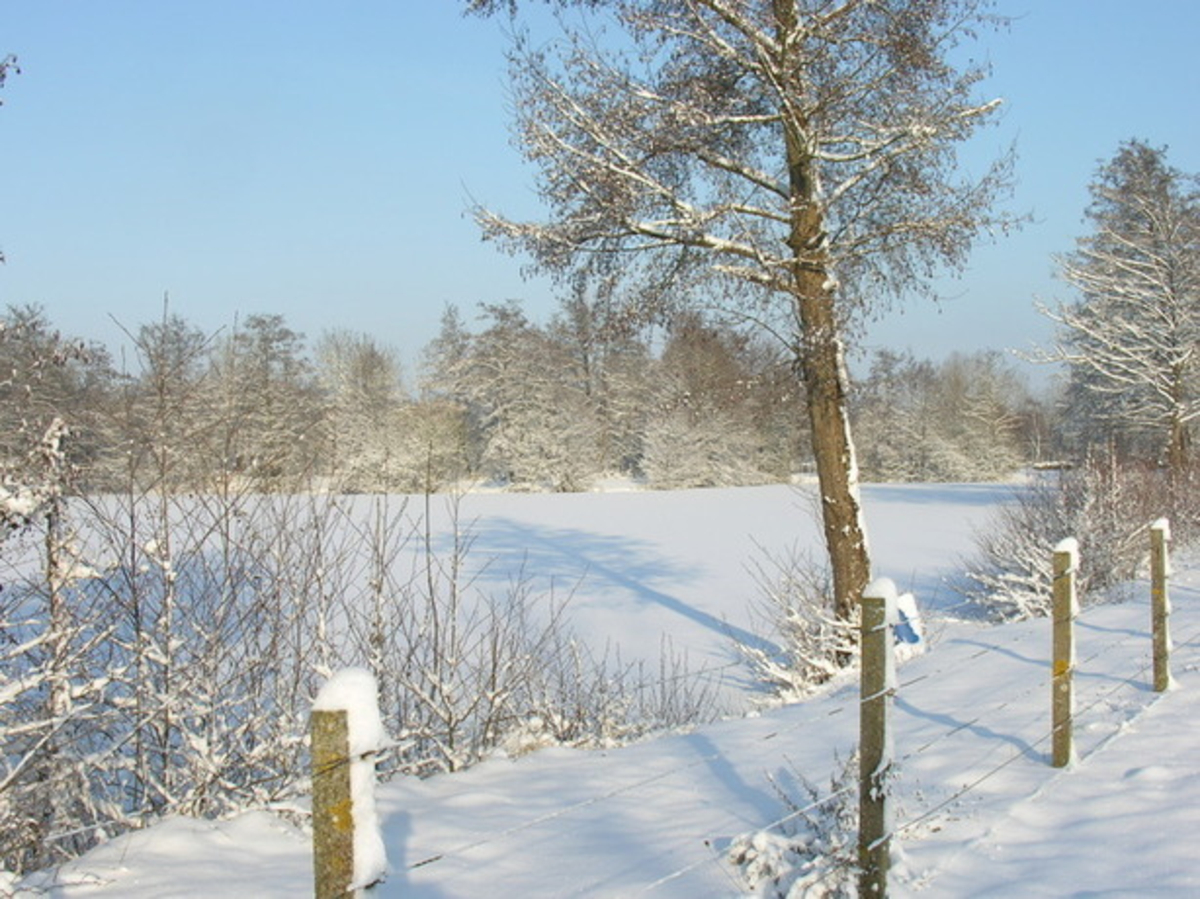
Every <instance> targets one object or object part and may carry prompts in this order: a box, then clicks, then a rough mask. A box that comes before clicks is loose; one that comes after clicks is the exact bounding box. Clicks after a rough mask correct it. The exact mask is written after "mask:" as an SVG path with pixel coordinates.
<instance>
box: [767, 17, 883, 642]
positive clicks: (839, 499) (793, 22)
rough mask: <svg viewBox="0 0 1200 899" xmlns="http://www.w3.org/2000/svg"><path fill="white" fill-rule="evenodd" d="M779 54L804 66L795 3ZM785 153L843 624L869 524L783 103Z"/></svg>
mask: <svg viewBox="0 0 1200 899" xmlns="http://www.w3.org/2000/svg"><path fill="white" fill-rule="evenodd" d="M773 8H774V13H775V20H776V26H777V31H776V34H777V36H778V39H779V46H780V53H781V56H782V59H780V60H779V65H778V68H777V71H779V72H783V73H795V72H801V71H803V67H802V66H801V65H799V64H798V63H796V64H793V61H792V60H789V58H788V57H789V56H791V55H793V53H794V52H796V50H795V47H794V46H793V44H792V40H791V38H792V36H793V35H794V34H795V33H796V27H797V19H796V9H795V5H794V4H793V3H791V2H789V0H775V2H774V4H773ZM803 90H804V89H803V85H802V84H792V85H788V89H787V91H786V92H785V96H791V97H800V96H803ZM781 112H782V113H783V115H782V120H783V138H784V143H785V147H786V152H787V163H788V187H789V200H790V208H791V224H790V229H789V233H788V240H787V243H788V247H789V249H790V250H791V255H792V278H791V282H792V284H793V291H794V292H793V299H794V303H795V310H796V317H797V319H798V321H799V325H800V343H799V346H798V356H799V358H798V359H797V360H796V361H797V364H798V366H799V369H800V373H801V376H802V377H803V379H804V387H805V392H806V402H807V403H808V417H809V425H810V427H811V429H812V448H813V458H814V461H815V462H816V466H817V481H818V485H819V489H820V491H821V519H822V524H823V527H824V536H825V547H826V550H827V552H828V554H829V563H830V568H831V569H832V576H833V608H834V614H835V616H836V617H837V618H838V619H839V620H841V621H849V620H851V618H852V617H853V615H854V610H855V608H856V607H857V605H858V602H859V598H860V597H861V595H862V591H863V588H864V587H866V585H867V583H868V582H869V581H870V579H871V576H870V572H871V563H870V558H869V556H868V553H867V537H866V529H865V526H864V524H863V518H862V503H861V500H860V498H859V493H858V464H857V461H856V460H855V456H854V443H853V441H852V440H851V437H850V421H849V416H848V413H847V409H846V400H847V393H848V384H847V379H846V366H845V359H844V357H843V353H844V350H843V347H842V340H841V322H840V321H839V320H838V316H837V309H836V299H837V298H836V291H837V282H836V279H835V278H834V273H833V272H832V271H831V264H830V257H829V249H828V240H829V238H828V234H827V233H826V231H825V209H824V206H823V204H822V202H821V196H820V189H819V184H818V181H817V174H816V165H815V160H814V159H813V154H812V152H811V151H810V150H809V148H808V146H807V141H806V139H805V131H806V128H807V123H806V122H804V121H802V120H801V119H800V117H799V115H798V113H797V111H796V110H795V108H789V107H788V104H787V103H786V102H785V103H784V106H783V109H781Z"/></svg>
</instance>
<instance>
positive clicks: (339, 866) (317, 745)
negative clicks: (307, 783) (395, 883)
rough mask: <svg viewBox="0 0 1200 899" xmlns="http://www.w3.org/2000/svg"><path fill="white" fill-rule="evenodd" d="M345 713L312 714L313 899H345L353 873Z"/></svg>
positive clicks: (349, 893) (349, 894) (348, 755)
mask: <svg viewBox="0 0 1200 899" xmlns="http://www.w3.org/2000/svg"><path fill="white" fill-rule="evenodd" d="M347 720H348V715H347V712H346V710H345V709H334V710H314V711H313V713H312V790H313V797H312V826H313V877H314V883H315V886H316V899H343V897H346V899H349V897H350V896H351V895H352V893H351V892H350V881H351V878H352V877H353V874H354V813H353V805H352V802H351V798H350V732H349V725H348V723H347Z"/></svg>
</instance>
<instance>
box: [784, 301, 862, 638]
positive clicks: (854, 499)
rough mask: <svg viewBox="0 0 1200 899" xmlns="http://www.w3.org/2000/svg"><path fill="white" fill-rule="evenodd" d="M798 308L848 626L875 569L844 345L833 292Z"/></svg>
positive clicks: (827, 521)
mask: <svg viewBox="0 0 1200 899" xmlns="http://www.w3.org/2000/svg"><path fill="white" fill-rule="evenodd" d="M797 305H798V308H799V313H800V319H801V323H802V326H803V328H804V339H803V342H802V345H801V346H802V350H801V352H802V355H801V358H800V360H799V361H800V370H801V373H802V374H803V377H804V387H805V390H806V394H807V402H808V417H809V424H810V425H811V427H812V447H813V457H814V459H815V461H816V464H817V480H818V484H819V489H820V491H821V517H822V523H823V525H824V532H825V546H826V550H827V552H828V554H829V564H830V568H831V569H832V573H833V603H834V613H835V614H836V616H837V617H838V619H839V620H842V621H848V620H850V618H851V617H852V616H853V614H854V610H855V608H856V606H857V604H858V601H859V597H860V596H861V595H862V591H863V588H864V587H866V585H867V582H868V581H869V580H870V577H871V563H870V558H869V556H868V552H867V535H866V527H865V525H864V523H863V517H862V501H861V499H860V497H859V491H858V465H857V462H856V460H855V456H854V443H853V441H852V440H851V438H850V422H849V419H848V416H847V413H846V390H847V384H846V369H845V364H844V360H843V358H842V352H843V351H842V343H841V340H840V338H839V337H838V336H837V333H836V330H835V327H834V324H833V321H832V320H833V300H832V297H831V296H830V295H829V292H828V291H825V292H824V293H823V294H818V295H816V296H812V295H805V296H800V297H798V298H797Z"/></svg>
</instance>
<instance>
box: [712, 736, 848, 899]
mask: <svg viewBox="0 0 1200 899" xmlns="http://www.w3.org/2000/svg"><path fill="white" fill-rule="evenodd" d="M857 777H858V755H857V753H855V754H853V755H851V756H850V758H849V759H847V760H846V762H845V763H844V764H842V765H840V766H839V767H838V768H836V769H835V771H834V773H833V774H832V775H831V777H830V782H829V790H828V792H825V793H822V792H821V790H820V789H819V788H818V787H817V786H816V785H814V784H813V783H812V782H811V781H809V780H808V778H806V777H805V776H804V775H803V774H802V773H801V772H799V771H795V770H793V771H791V772H790V773H789V775H788V780H790V781H793V782H794V783H792V784H787V785H784V784H781V783H780V781H779V779H778V778H772V780H771V785H772V787H773V788H774V790H775V793H776V795H777V796H778V797H779V799H780V801H781V802H782V804H783V809H784V815H783V817H782V818H781V820H780V821H779V822H778V823H776V824H774V825H772V826H771V827H768V828H765V829H763V830H758V831H754V832H753V833H747V834H742V835H741V836H738V837H736V838H735V839H734V840H733V843H732V844H731V845H730V847H729V860H730V861H731V862H732V863H733V865H734V866H736V867H737V868H738V869H739V870H740V873H741V875H742V877H743V878H744V879H745V880H746V882H747V884H748V885H749V887H750V888H751V889H752V890H753V891H754V892H753V895H755V896H762V897H771V899H775V897H778V899H805V897H810V899H843V897H845V899H849V897H852V896H856V895H857V890H856V888H855V878H856V876H857V869H858V862H857V848H858V805H857V803H858V791H857Z"/></svg>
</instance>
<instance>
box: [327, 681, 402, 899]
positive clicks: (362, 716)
mask: <svg viewBox="0 0 1200 899" xmlns="http://www.w3.org/2000/svg"><path fill="white" fill-rule="evenodd" d="M313 711H317V712H336V711H345V713H346V730H347V732H348V737H349V750H350V800H351V805H352V808H353V813H352V815H353V820H354V874H353V881H352V882H351V884H350V889H351V890H358V889H363V888H365V887H368V886H370V885H371V884H373V883H376V882H377V881H379V880H382V879H383V876H384V874H386V873H387V851H386V849H385V848H384V844H383V835H382V833H381V832H380V828H379V817H378V815H377V814H376V812H375V753H376V752H378V751H379V750H380V749H382V748H383V746H384V745H386V743H387V739H388V738H387V731H386V730H385V729H384V726H383V719H382V718H381V717H380V715H379V688H378V686H377V685H376V683H375V676H374V675H373V674H371V672H370V671H368V670H367V669H365V668H343V669H342V670H341V671H338V672H336V673H335V674H334V675H333V677H331V678H330V679H329V680H328V681H326V682H325V686H323V687H322V688H321V690H320V692H319V693H317V698H316V700H315V701H314V702H313Z"/></svg>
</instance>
